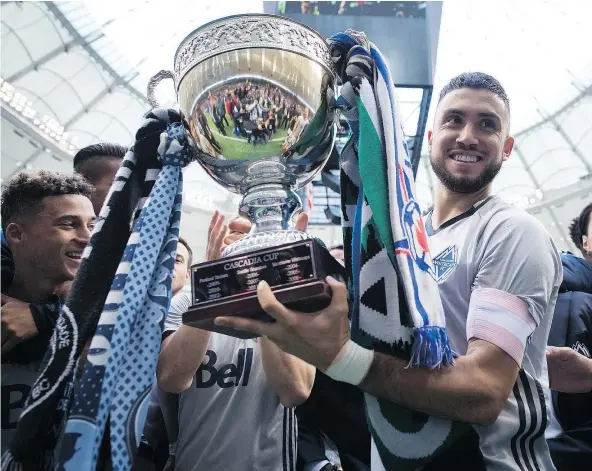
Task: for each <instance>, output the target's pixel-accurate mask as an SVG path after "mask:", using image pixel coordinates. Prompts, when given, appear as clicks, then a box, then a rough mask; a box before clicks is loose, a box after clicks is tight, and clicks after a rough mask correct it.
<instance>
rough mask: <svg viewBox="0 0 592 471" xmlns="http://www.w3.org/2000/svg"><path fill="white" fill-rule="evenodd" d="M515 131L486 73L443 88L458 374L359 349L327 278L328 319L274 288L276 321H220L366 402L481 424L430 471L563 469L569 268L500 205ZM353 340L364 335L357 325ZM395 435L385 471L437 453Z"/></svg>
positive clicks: (434, 145)
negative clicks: (560, 395) (550, 400)
mask: <svg viewBox="0 0 592 471" xmlns="http://www.w3.org/2000/svg"><path fill="white" fill-rule="evenodd" d="M354 57H358V56H354ZM509 122H510V106H509V100H508V97H507V95H506V92H505V91H504V89H503V87H502V86H501V85H500V83H499V82H498V81H497V80H496V79H495V78H493V77H491V76H489V75H486V74H483V73H465V74H462V75H460V76H458V77H455V78H454V79H452V80H451V81H450V82H449V83H448V84H447V85H446V87H444V89H443V90H442V92H441V94H440V101H439V104H438V108H437V112H436V117H435V120H434V129H433V130H432V131H430V132H429V134H428V139H429V145H430V161H431V163H432V167H433V168H434V171H435V173H436V175H437V176H438V184H437V186H436V193H435V199H434V208H433V210H432V211H430V212H429V213H428V214H427V215H426V217H425V222H426V223H425V227H426V231H427V233H428V235H429V237H430V240H429V242H430V250H431V253H432V254H433V277H434V278H435V279H436V281H437V282H438V288H439V293H440V297H441V300H442V306H443V308H444V314H445V317H446V331H447V333H448V336H449V338H450V343H451V346H452V348H453V349H454V350H455V351H456V352H457V353H458V354H459V357H458V358H457V360H456V365H455V366H454V367H446V368H433V369H432V368H425V367H423V368H421V367H420V368H411V367H408V363H409V362H408V361H407V360H404V359H402V358H397V357H395V356H391V355H387V354H384V353H381V352H379V351H377V350H379V349H374V348H372V349H367V348H364V347H362V346H360V345H358V344H356V343H355V342H354V341H353V340H352V339H351V333H350V322H349V320H348V296H347V289H346V287H345V286H344V285H343V284H341V283H338V282H336V281H335V280H328V283H329V285H330V286H331V289H332V291H333V300H332V303H331V305H330V306H329V307H327V308H326V309H324V310H322V311H319V312H317V313H315V314H310V313H306V314H304V313H299V312H296V311H293V310H291V309H289V308H287V307H285V306H283V305H282V304H280V303H279V302H278V301H277V299H276V298H275V297H274V295H273V293H272V291H271V289H270V288H269V286H268V285H267V284H266V283H264V282H261V283H260V286H259V288H258V297H259V301H260V303H261V306H262V307H263V309H264V310H265V311H266V312H267V313H269V314H270V315H271V316H272V317H274V319H275V320H276V322H275V323H263V322H258V321H252V320H247V319H240V318H237V317H235V318H229V317H224V318H218V319H217V321H216V322H217V323H218V324H219V325H224V326H230V327H233V328H235V329H242V330H248V331H250V332H256V333H259V334H261V335H265V336H267V337H268V338H269V339H271V340H273V341H274V342H275V343H277V345H279V346H280V348H282V349H283V350H284V351H286V352H288V353H291V354H293V355H296V356H298V357H300V358H302V359H303V360H304V361H306V362H308V363H310V364H312V365H314V366H316V367H317V368H319V369H321V370H322V371H324V372H326V374H328V375H329V376H331V377H332V378H334V379H337V380H340V381H345V382H350V383H351V384H355V385H357V386H358V387H360V388H361V389H362V390H363V391H364V392H366V393H367V396H366V399H367V401H366V402H367V404H369V403H370V404H371V403H372V402H369V401H368V397H370V398H371V400H373V399H372V398H374V397H377V398H381V399H383V400H386V401H390V402H392V403H396V404H399V405H401V406H404V407H406V408H408V409H411V410H414V411H418V412H421V413H425V414H428V415H430V416H432V417H433V418H440V419H447V420H452V421H459V422H465V423H468V424H471V425H472V427H471V429H470V431H469V432H468V433H466V434H465V436H464V439H460V440H459V441H457V442H456V443H454V444H453V445H452V447H451V448H449V449H447V450H445V451H444V452H443V454H441V455H440V456H437V457H435V459H434V460H432V462H431V463H429V464H427V465H426V466H425V467H423V468H422V469H423V470H424V471H428V470H429V471H433V470H452V469H470V470H472V471H476V470H487V471H520V470H524V469H538V470H544V471H550V470H553V469H555V468H554V466H553V463H552V461H551V458H550V455H549V450H548V448H547V444H546V442H545V438H544V431H545V428H546V426H547V422H548V416H547V410H546V404H545V397H544V396H545V394H546V393H548V389H547V385H548V378H547V364H546V358H545V348H546V345H547V337H548V335H549V328H550V325H551V320H552V317H553V310H554V307H555V302H556V300H557V293H558V290H559V285H560V282H561V279H562V269H561V261H560V258H559V253H558V251H557V249H556V247H555V245H554V244H553V241H552V239H551V237H550V236H549V234H548V233H547V231H546V230H545V228H544V227H543V226H542V224H541V223H540V222H539V221H537V220H536V219H535V218H534V217H533V216H531V215H529V214H528V213H526V212H525V211H523V210H521V209H518V208H513V207H510V206H509V205H508V204H507V203H505V202H504V201H502V200H501V199H500V198H498V197H496V196H494V195H492V194H491V182H492V181H493V178H494V177H495V175H496V174H497V173H498V171H499V169H500V167H501V165H502V163H503V162H504V161H506V160H507V159H508V158H509V156H510V153H511V151H512V147H513V145H514V139H513V138H512V137H511V136H510V135H509ZM363 183H366V185H368V184H369V182H363ZM354 249H355V247H354ZM367 292H368V291H366V293H367ZM384 296H385V297H387V296H393V297H396V288H394V289H393V287H392V286H390V287H388V288H387V289H385V291H384ZM360 297H361V298H363V297H364V292H361V293H360ZM350 299H351V298H350ZM389 301H390V300H389ZM354 302H355V300H354ZM360 304H361V303H360ZM361 320H364V318H363V317H361ZM353 328H354V329H355V330H357V331H359V330H360V328H359V327H357V326H356V325H355V323H354V327H353ZM354 333H355V332H354ZM383 422H386V421H383ZM381 426H382V425H381ZM384 429H385V430H386V431H385V433H381V434H380V435H378V434H375V433H373V437H372V438H373V442H372V469H375V470H378V471H383V470H384V469H385V466H383V463H382V462H381V459H382V460H383V462H384V460H385V457H386V458H388V456H387V455H388V452H389V451H390V450H395V451H399V452H400V451H401V450H400V448H399V449H397V447H400V446H401V443H406V444H407V446H406V450H404V451H408V450H411V449H413V448H414V447H415V448H421V446H424V445H425V444H422V443H421V441H420V439H418V438H416V437H415V438H414V436H413V434H406V435H405V436H404V437H403V438H401V437H402V435H403V434H396V433H395V432H396V431H394V429H391V432H392V433H391V434H390V435H389V433H386V432H388V428H387V427H385V428H384ZM415 435H417V434H415ZM379 440H380V441H381V442H379ZM378 447H382V448H378ZM381 450H382V451H381ZM379 453H380V457H379ZM402 454H403V453H401V452H400V453H399V456H400V455H402ZM393 455H395V453H394V452H393ZM424 456H425V455H424ZM392 468H393V467H390V468H389V467H388V466H386V469H392Z"/></svg>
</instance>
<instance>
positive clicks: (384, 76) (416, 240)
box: [329, 30, 465, 471]
mask: <svg viewBox="0 0 592 471" xmlns="http://www.w3.org/2000/svg"><path fill="white" fill-rule="evenodd" d="M329 45H330V47H331V53H332V57H333V60H334V62H335V65H336V67H337V70H338V73H339V75H340V78H341V80H342V82H343V87H342V89H341V96H340V97H339V98H338V104H339V105H340V107H341V108H342V110H343V114H344V115H345V117H346V118H347V119H348V121H349V123H350V127H351V130H352V137H351V138H350V140H349V141H348V143H347V144H346V145H345V147H344V149H343V150H342V154H341V202H342V220H343V233H344V246H345V257H346V272H347V275H348V288H349V294H350V307H351V316H352V339H353V340H354V341H355V342H356V343H358V344H360V345H362V346H364V347H366V348H370V349H372V350H375V351H379V352H381V353H384V354H388V355H393V356H396V357H400V358H403V359H406V360H409V365H410V366H411V367H428V368H438V367H441V366H444V367H447V366H451V365H453V363H454V354H453V352H452V350H451V348H450V345H449V342H448V337H447V335H446V329H445V319H444V311H443V308H442V303H441V300H440V295H439V291H438V285H437V283H436V281H435V279H434V277H433V273H434V272H433V267H432V260H431V255H430V250H429V245H428V236H427V233H426V230H425V227H424V224H423V220H422V216H421V210H420V207H419V204H418V203H417V201H416V200H415V182H414V179H413V172H412V167H411V162H410V159H409V156H408V152H407V145H406V142H405V136H404V134H403V128H402V124H401V123H402V120H401V113H400V110H399V107H398V103H397V100H396V93H395V87H394V84H393V80H392V78H391V75H390V72H389V69H388V67H387V65H386V63H385V61H384V58H383V57H382V55H381V53H380V51H379V50H378V49H377V48H376V47H375V46H374V45H373V44H371V43H370V42H369V41H368V39H367V38H366V36H365V35H364V34H363V33H358V32H355V31H351V30H348V31H346V32H345V33H339V34H336V35H334V36H332V37H331V38H330V39H329ZM365 400H366V412H367V417H368V423H369V426H370V431H371V434H372V441H373V449H374V450H375V452H374V453H373V456H372V460H373V461H372V469H377V470H381V469H397V470H403V471H404V470H414V469H417V468H418V467H420V466H421V465H422V464H424V463H425V462H427V461H429V460H430V459H431V458H432V457H433V456H435V455H436V454H437V453H439V452H440V451H441V450H443V449H444V448H446V447H447V446H448V445H450V444H451V443H452V442H453V441H454V440H455V439H456V437H458V435H459V434H460V433H462V432H464V430H465V426H464V425H460V424H454V423H452V422H449V421H446V420H442V419H438V418H434V417H429V416H426V415H422V414H419V413H417V412H413V411H410V410H408V409H405V408H404V407H402V406H399V405H397V404H394V403H391V402H389V401H386V400H382V399H378V398H375V397H373V396H371V395H368V394H366V395H365Z"/></svg>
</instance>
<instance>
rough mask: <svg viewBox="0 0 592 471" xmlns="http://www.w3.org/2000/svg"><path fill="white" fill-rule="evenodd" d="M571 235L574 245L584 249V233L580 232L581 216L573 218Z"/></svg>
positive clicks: (570, 228)
mask: <svg viewBox="0 0 592 471" xmlns="http://www.w3.org/2000/svg"><path fill="white" fill-rule="evenodd" d="M569 237H570V239H571V241H572V242H573V243H574V245H575V246H576V247H577V248H578V249H579V250H582V248H583V247H582V233H581V232H580V218H579V217H577V218H573V219H572V221H571V224H570V225H569Z"/></svg>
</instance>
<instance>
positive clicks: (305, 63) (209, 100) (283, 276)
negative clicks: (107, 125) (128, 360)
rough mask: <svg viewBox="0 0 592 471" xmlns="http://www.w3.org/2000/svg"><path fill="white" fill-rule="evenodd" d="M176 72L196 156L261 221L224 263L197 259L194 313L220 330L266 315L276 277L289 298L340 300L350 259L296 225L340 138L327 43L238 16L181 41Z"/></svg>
mask: <svg viewBox="0 0 592 471" xmlns="http://www.w3.org/2000/svg"><path fill="white" fill-rule="evenodd" d="M174 64H175V67H174V69H175V70H174V72H170V71H161V72H159V73H158V74H156V75H155V76H154V77H153V78H152V79H151V80H150V83H149V84H148V98H149V100H150V103H151V104H152V105H153V106H155V107H156V106H158V103H157V102H156V100H155V98H154V88H155V87H156V85H157V84H158V82H160V81H161V80H162V79H164V78H171V79H173V81H174V83H175V87H176V92H177V99H178V104H179V107H180V110H181V113H182V115H183V117H184V119H185V122H186V126H187V128H188V130H189V133H190V135H191V137H192V138H193V141H194V145H195V153H196V155H197V160H198V161H199V163H200V164H201V165H202V167H203V168H204V169H205V170H206V171H207V172H208V173H209V174H210V176H211V177H212V178H213V179H214V180H215V181H216V182H218V183H219V184H220V185H222V186H224V187H225V188H227V189H228V190H230V191H232V192H234V193H239V194H241V195H242V196H243V198H242V201H241V203H240V207H239V213H240V214H241V215H243V216H245V217H247V218H248V219H250V220H251V222H252V229H251V231H250V233H249V234H247V235H246V236H245V237H244V238H243V239H241V240H239V241H237V242H234V243H232V244H231V245H229V246H228V247H226V249H225V250H224V253H223V254H222V255H223V259H222V260H218V261H212V262H206V263H201V264H197V265H195V266H193V267H192V293H193V306H192V307H191V308H190V310H189V311H188V312H187V313H185V315H184V317H183V321H184V322H185V323H186V324H190V325H194V326H196V327H200V328H204V329H208V330H214V331H218V332H222V333H226V334H230V335H235V336H238V337H243V338H246V337H252V335H250V334H246V333H241V332H238V331H233V330H232V329H225V328H220V327H217V326H215V325H214V324H213V322H212V319H213V318H214V317H215V316H217V315H220V314H224V315H240V316H246V317H254V318H264V317H265V316H266V314H265V313H263V312H262V311H261V309H260V306H259V303H258V301H257V297H256V292H255V289H256V286H257V283H258V282H259V280H261V279H264V280H266V281H267V282H268V283H269V284H270V285H271V286H272V289H273V290H274V291H275V294H276V296H277V297H278V299H279V300H280V301H282V302H285V303H287V304H290V303H292V305H293V306H294V308H297V309H300V310H317V309H319V308H322V307H324V306H325V305H327V304H328V303H329V301H330V291H329V290H328V287H327V285H326V283H325V281H324V278H325V276H327V275H332V276H334V277H337V278H339V277H340V274H341V272H342V267H341V265H339V264H338V263H337V262H336V261H335V260H334V259H332V257H331V256H330V255H329V254H328V252H327V250H326V249H324V247H322V246H321V245H320V244H319V243H318V242H317V241H315V240H314V239H312V238H310V236H308V235H307V234H306V233H304V232H301V231H298V230H296V229H294V228H293V225H292V223H293V217H294V215H295V213H296V212H297V211H298V210H299V209H300V208H301V202H300V198H299V197H298V195H297V194H296V193H295V191H296V190H299V189H300V188H302V187H303V186H305V185H306V184H307V183H309V182H310V181H311V180H312V179H313V178H314V176H315V175H316V174H317V172H319V171H320V170H321V169H322V167H323V166H324V165H325V163H326V162H327V160H328V158H329V155H330V153H331V151H332V149H333V144H334V139H335V121H336V119H335V114H336V113H335V106H334V103H335V80H336V78H335V72H334V69H333V62H332V60H331V55H330V52H329V48H328V46H327V44H326V42H325V40H324V39H323V38H322V37H321V36H320V35H319V34H318V33H317V32H315V31H314V30H312V29H310V28H309V27H307V26H305V25H302V24H300V23H298V22H296V21H293V20H290V19H287V18H283V17H278V16H272V15H238V16H232V17H228V18H222V19H219V20H215V21H213V22H211V23H208V24H206V25H204V26H201V27H199V28H198V29H196V30H195V31H194V32H192V33H191V34H190V35H189V36H187V38H185V40H183V42H182V43H181V45H180V46H179V48H178V49H177V53H176V55H175V61H174Z"/></svg>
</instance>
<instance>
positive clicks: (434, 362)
mask: <svg viewBox="0 0 592 471" xmlns="http://www.w3.org/2000/svg"><path fill="white" fill-rule="evenodd" d="M457 356H458V354H457V353H456V352H455V351H454V350H452V348H451V347H450V341H449V340H448V334H447V333H446V328H445V327H440V326H436V325H426V326H423V327H416V328H415V330H414V332H413V345H412V347H411V357H410V358H409V363H408V364H407V368H420V367H425V368H430V369H432V370H433V369H436V368H440V367H442V366H454V364H455V358H456V357H457Z"/></svg>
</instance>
